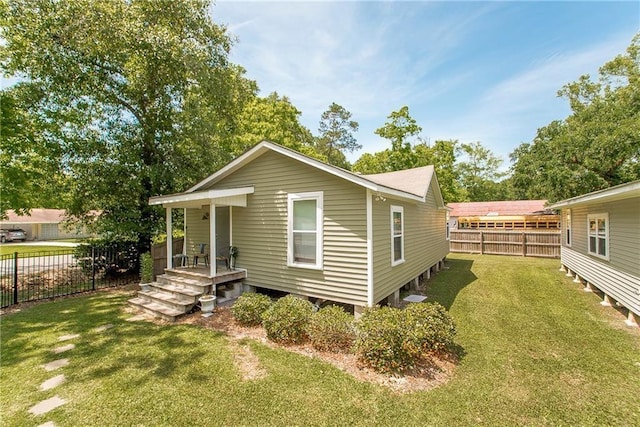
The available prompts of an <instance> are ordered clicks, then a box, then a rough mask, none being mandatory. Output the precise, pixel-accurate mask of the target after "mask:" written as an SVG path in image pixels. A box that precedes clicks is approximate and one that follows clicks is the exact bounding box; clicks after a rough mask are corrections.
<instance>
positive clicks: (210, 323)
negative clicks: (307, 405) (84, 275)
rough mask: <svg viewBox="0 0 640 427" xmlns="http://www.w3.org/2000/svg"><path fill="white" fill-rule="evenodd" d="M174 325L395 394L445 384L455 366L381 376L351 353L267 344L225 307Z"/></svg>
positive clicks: (449, 361) (246, 371) (248, 371)
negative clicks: (319, 365)
mask: <svg viewBox="0 0 640 427" xmlns="http://www.w3.org/2000/svg"><path fill="white" fill-rule="evenodd" d="M177 323H182V324H192V325H198V326H200V327H203V328H205V329H211V330H215V331H219V332H222V333H224V334H226V335H227V336H228V337H229V338H230V339H232V340H234V341H238V340H242V339H246V338H248V339H253V340H256V341H258V342H260V343H262V344H264V345H268V346H270V347H272V348H284V349H286V350H289V351H293V352H295V353H298V354H301V355H304V356H307V357H311V358H318V359H321V360H323V361H325V362H327V363H330V364H332V365H333V366H335V367H336V368H338V369H340V370H342V371H344V372H346V373H348V374H349V375H351V376H353V377H354V378H356V379H357V380H359V381H365V382H369V383H372V384H378V385H382V386H385V387H388V388H390V389H391V390H393V391H394V392H397V393H410V392H414V391H424V390H430V389H433V388H435V387H438V386H440V385H442V384H444V383H446V382H447V381H449V380H450V379H451V377H452V376H453V371H454V369H455V367H456V364H457V362H458V360H457V358H456V357H455V356H454V355H440V356H436V355H428V356H427V357H425V358H424V359H423V360H421V361H420V363H419V364H417V366H416V367H415V368H414V369H413V370H411V371H409V372H405V373H404V374H403V375H389V374H382V373H379V372H376V371H374V370H372V369H370V368H367V367H365V366H362V365H361V364H360V363H359V362H358V360H357V358H356V356H355V355H354V354H351V353H347V354H345V353H333V352H326V351H319V350H316V349H315V348H313V347H312V346H311V344H309V343H304V344H299V345H281V344H278V343H274V342H272V341H269V340H268V339H267V336H266V333H265V331H264V329H263V328H262V327H260V326H258V327H246V326H242V325H240V324H238V322H236V320H235V319H234V317H233V315H232V314H231V310H230V309H229V308H228V307H218V308H216V310H215V311H214V315H213V316H211V317H208V318H205V317H202V314H201V313H200V312H195V313H192V314H189V315H187V316H184V317H182V318H181V319H179V320H178V321H177ZM247 349H248V348H246V347H245V348H244V351H245V352H246V350H247ZM243 361H244V363H243V365H242V366H241V367H240V369H241V371H242V372H243V376H244V377H249V378H250V377H252V376H253V377H256V378H261V377H263V376H264V372H263V371H264V369H263V368H262V367H261V366H260V364H259V360H258V359H257V358H255V359H254V361H255V363H254V366H251V364H247V363H246V358H244V359H243ZM253 369H255V370H256V372H255V375H254V373H252V370H253Z"/></svg>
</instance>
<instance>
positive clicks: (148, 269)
mask: <svg viewBox="0 0 640 427" xmlns="http://www.w3.org/2000/svg"><path fill="white" fill-rule="evenodd" d="M151 282H153V257H152V256H151V253H150V252H145V253H143V254H142V255H140V283H151Z"/></svg>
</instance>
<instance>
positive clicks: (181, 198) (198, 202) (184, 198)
mask: <svg viewBox="0 0 640 427" xmlns="http://www.w3.org/2000/svg"><path fill="white" fill-rule="evenodd" d="M253 191H254V188H253V186H251V187H238V188H225V189H217V190H205V191H194V192H191V193H189V192H185V193H176V194H166V195H163V196H154V197H151V198H149V204H150V205H152V206H154V205H162V206H164V207H165V208H169V207H171V208H199V207H200V206H202V205H209V204H211V203H213V204H216V205H222V206H241V207H246V206H247V194H252V193H253Z"/></svg>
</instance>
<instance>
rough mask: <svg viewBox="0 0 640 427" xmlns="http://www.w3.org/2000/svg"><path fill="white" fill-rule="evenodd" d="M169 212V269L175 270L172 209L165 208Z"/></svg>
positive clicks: (167, 216)
mask: <svg viewBox="0 0 640 427" xmlns="http://www.w3.org/2000/svg"><path fill="white" fill-rule="evenodd" d="M165 209H166V211H167V215H166V218H167V268H173V226H172V224H171V223H172V222H173V221H172V218H171V208H170V207H168V208H165Z"/></svg>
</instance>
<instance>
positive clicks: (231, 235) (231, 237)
mask: <svg viewBox="0 0 640 427" xmlns="http://www.w3.org/2000/svg"><path fill="white" fill-rule="evenodd" d="M229 246H233V206H231V205H229Z"/></svg>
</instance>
